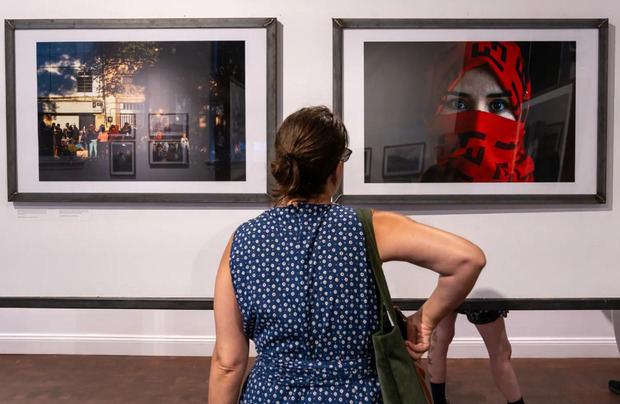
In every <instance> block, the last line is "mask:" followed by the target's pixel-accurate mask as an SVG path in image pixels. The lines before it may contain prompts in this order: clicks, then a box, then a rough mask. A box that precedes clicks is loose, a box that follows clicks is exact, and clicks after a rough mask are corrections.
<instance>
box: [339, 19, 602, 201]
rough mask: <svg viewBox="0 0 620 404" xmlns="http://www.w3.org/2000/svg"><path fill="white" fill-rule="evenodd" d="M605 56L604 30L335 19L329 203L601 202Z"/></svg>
mask: <svg viewBox="0 0 620 404" xmlns="http://www.w3.org/2000/svg"><path fill="white" fill-rule="evenodd" d="M608 46H609V44H608V21H607V20H606V19H591V20H514V19H510V20H448V19H446V20H426V19H411V20H407V19H402V20H382V19H334V64H335V65H334V72H335V73H334V110H335V111H336V113H337V114H339V115H340V116H341V117H342V119H343V120H344V122H345V124H346V125H347V128H348V131H349V136H350V148H351V149H352V150H353V151H354V153H353V155H352V156H351V159H350V161H349V163H348V164H346V165H345V171H344V179H343V186H342V198H341V200H342V201H343V202H346V203H396V204H402V203H442V204H463V203H559V204H564V203H605V201H606V189H605V188H606V164H607V163H606V155H607V128H606V126H607V86H608V84H607V72H608ZM373 150H374V153H373ZM381 159H383V160H381Z"/></svg>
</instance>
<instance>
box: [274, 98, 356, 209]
mask: <svg viewBox="0 0 620 404" xmlns="http://www.w3.org/2000/svg"><path fill="white" fill-rule="evenodd" d="M348 142H349V136H348V134H347V129H346V128H345V126H344V124H343V123H342V121H341V120H340V119H338V118H337V117H335V116H334V114H333V113H332V112H331V111H330V110H329V108H327V107H324V106H318V107H308V108H302V109H300V110H299V111H297V112H294V113H293V114H291V115H289V116H288V117H287V118H286V119H285V120H284V122H282V125H281V126H280V129H278V132H277V133H276V142H275V152H276V156H275V159H274V160H273V161H272V162H271V174H272V175H273V176H274V178H275V179H276V182H277V183H276V186H275V189H274V190H273V196H274V197H275V198H282V197H292V196H295V197H302V198H310V197H315V196H317V195H319V194H320V193H321V192H323V189H324V187H325V183H326V182H327V178H328V177H329V176H330V175H331V174H332V173H333V172H334V170H335V169H336V167H337V166H338V162H339V161H340V158H341V157H342V154H343V152H344V150H345V148H346V147H347V144H348Z"/></svg>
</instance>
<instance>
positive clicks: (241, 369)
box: [211, 350, 248, 376]
mask: <svg viewBox="0 0 620 404" xmlns="http://www.w3.org/2000/svg"><path fill="white" fill-rule="evenodd" d="M211 360H212V361H213V365H214V366H215V368H216V369H217V371H218V372H219V373H220V374H222V375H224V376H234V375H238V374H243V373H245V370H246V367H247V363H248V357H247V356H244V355H237V354H229V355H223V354H222V353H221V352H218V351H217V350H214V351H213V357H212V358H211Z"/></svg>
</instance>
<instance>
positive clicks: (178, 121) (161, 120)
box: [149, 113, 189, 140]
mask: <svg viewBox="0 0 620 404" xmlns="http://www.w3.org/2000/svg"><path fill="white" fill-rule="evenodd" d="M188 123H189V119H188V114H183V113H181V114H177V113H163V114H162V113H157V114H149V136H150V138H151V139H173V140H179V139H181V138H182V137H185V138H187V137H188V132H189V125H188ZM184 135H185V136H184Z"/></svg>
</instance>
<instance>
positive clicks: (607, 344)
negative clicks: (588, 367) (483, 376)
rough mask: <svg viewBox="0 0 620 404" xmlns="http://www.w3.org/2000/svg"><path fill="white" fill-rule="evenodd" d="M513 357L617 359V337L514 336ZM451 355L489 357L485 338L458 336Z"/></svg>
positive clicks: (512, 341)
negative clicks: (483, 339) (483, 340)
mask: <svg viewBox="0 0 620 404" xmlns="http://www.w3.org/2000/svg"><path fill="white" fill-rule="evenodd" d="M510 344H511V345H512V357H513V358H617V357H618V346H617V345H616V340H615V338H612V337H610V338H603V337H596V338H592V337H580V338H562V337H553V338H510ZM448 357H450V358H486V357H488V354H487V350H486V347H485V346H484V343H483V342H482V338H455V339H454V340H453V341H452V344H450V349H449V351H448Z"/></svg>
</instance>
